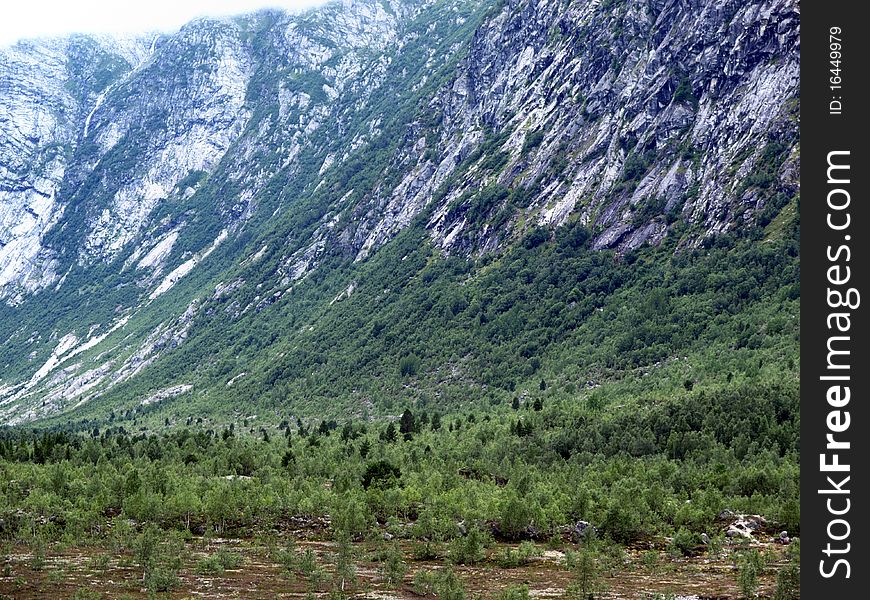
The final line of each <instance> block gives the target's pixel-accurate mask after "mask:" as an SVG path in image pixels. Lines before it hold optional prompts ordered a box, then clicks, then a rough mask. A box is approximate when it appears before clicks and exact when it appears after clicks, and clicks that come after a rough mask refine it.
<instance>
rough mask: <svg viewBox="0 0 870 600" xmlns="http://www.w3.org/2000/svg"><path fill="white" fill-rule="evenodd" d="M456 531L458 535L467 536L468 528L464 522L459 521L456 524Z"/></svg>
mask: <svg viewBox="0 0 870 600" xmlns="http://www.w3.org/2000/svg"><path fill="white" fill-rule="evenodd" d="M456 530H457V531H458V532H459V535H467V534H468V526H466V524H465V521H459V522H458V523H457V524H456Z"/></svg>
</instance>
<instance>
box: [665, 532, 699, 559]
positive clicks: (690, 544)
mask: <svg viewBox="0 0 870 600" xmlns="http://www.w3.org/2000/svg"><path fill="white" fill-rule="evenodd" d="M695 542H696V539H695V535H694V534H692V532H690V531H689V530H688V529H685V528H683V527H680V529H679V530H677V532H676V533H675V534H674V537H673V538H672V539H671V543H670V545H669V546H668V551H669V552H670V553H671V554H673V555H682V556H688V555H689V554H691V553H692V550H693V549H694V547H695Z"/></svg>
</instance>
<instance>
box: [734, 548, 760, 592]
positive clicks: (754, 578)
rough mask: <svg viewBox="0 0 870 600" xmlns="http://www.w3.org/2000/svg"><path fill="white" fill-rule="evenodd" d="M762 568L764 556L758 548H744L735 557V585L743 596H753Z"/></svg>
mask: <svg viewBox="0 0 870 600" xmlns="http://www.w3.org/2000/svg"><path fill="white" fill-rule="evenodd" d="M763 570H764V558H763V557H762V556H761V554H759V552H758V550H746V551H744V552H741V553H740V556H739V557H738V558H737V587H739V588H740V593H741V594H743V597H744V598H753V597H755V592H756V590H757V589H758V576H759V575H761V572H762V571H763Z"/></svg>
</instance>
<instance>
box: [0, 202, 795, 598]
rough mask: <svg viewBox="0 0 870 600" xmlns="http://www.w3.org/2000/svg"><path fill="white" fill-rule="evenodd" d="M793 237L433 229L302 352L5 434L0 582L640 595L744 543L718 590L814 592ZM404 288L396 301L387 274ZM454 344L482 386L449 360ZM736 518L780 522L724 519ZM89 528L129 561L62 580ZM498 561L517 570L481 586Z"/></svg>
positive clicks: (91, 549)
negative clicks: (465, 238) (247, 577)
mask: <svg viewBox="0 0 870 600" xmlns="http://www.w3.org/2000/svg"><path fill="white" fill-rule="evenodd" d="M786 214H787V213H786ZM796 232H797V222H796V220H794V219H792V220H791V221H790V222H783V219H778V220H774V221H773V222H772V223H770V224H768V226H767V227H766V228H764V229H762V228H761V227H756V228H754V229H752V230H748V232H747V233H746V234H745V235H743V236H739V237H737V236H727V235H726V236H720V237H718V238H715V239H714V240H713V241H712V242H711V243H709V244H707V245H706V246H704V247H700V248H697V249H694V250H692V249H682V250H680V249H677V248H675V247H674V245H673V243H670V244H668V243H666V244H663V245H662V246H661V247H659V248H645V249H642V250H639V251H635V252H633V253H631V254H629V255H625V256H622V257H617V256H615V255H613V254H610V253H606V252H593V251H591V250H590V249H589V248H588V239H589V232H588V231H586V230H585V229H584V228H583V227H581V226H580V225H570V226H567V227H564V228H561V229H559V230H557V231H556V233H555V234H554V236H552V237H548V236H547V235H536V234H535V233H534V232H533V233H532V234H530V235H529V237H528V238H526V240H524V242H523V243H521V244H518V245H517V246H516V247H515V248H514V249H512V250H510V251H508V252H507V253H505V254H504V255H502V256H499V257H496V258H492V257H486V258H484V259H482V260H480V261H477V262H474V261H465V260H459V259H453V258H449V257H448V258H440V259H436V258H434V257H433V252H432V251H431V250H430V249H427V248H426V247H425V245H424V246H423V247H422V248H421V247H420V245H419V244H418V243H417V240H416V239H415V236H418V235H419V233H417V232H415V230H414V229H413V228H412V229H410V231H409V232H407V233H406V234H403V235H402V236H400V237H399V238H398V239H397V240H395V241H394V242H393V243H391V244H390V245H388V246H387V247H386V248H385V250H384V251H382V252H381V253H379V256H378V257H377V258H376V260H375V261H372V263H373V264H372V265H371V267H370V270H363V271H361V272H360V274H359V279H358V281H359V283H358V288H357V291H355V292H354V294H353V295H351V296H349V297H348V298H346V299H344V300H342V301H341V302H339V303H336V305H334V306H333V310H331V311H330V312H329V313H328V314H324V315H322V316H321V318H322V319H323V320H326V322H325V323H324V322H323V321H321V322H320V325H321V326H319V327H318V328H317V329H316V331H315V332H314V333H313V335H311V336H310V337H308V338H295V339H293V346H292V349H290V350H288V347H289V344H288V345H287V346H282V341H281V340H277V341H276V342H275V343H276V347H277V348H281V349H282V354H283V357H284V358H283V359H281V360H275V361H271V362H269V363H268V364H262V365H255V369H257V371H255V374H254V375H252V376H251V377H248V378H246V379H245V380H243V381H246V382H249V383H246V385H245V386H240V387H239V388H227V387H224V390H225V391H224V392H223V394H225V395H226V396H225V398H223V399H222V400H221V401H220V402H218V401H217V400H216V398H214V397H207V398H205V399H204V400H200V401H199V402H201V404H198V403H197V401H193V402H190V401H182V399H174V400H172V399H171V400H167V401H165V402H166V404H163V403H158V404H156V405H155V406H141V405H138V406H136V405H134V406H136V408H132V409H129V410H124V409H123V408H112V409H108V407H107V411H106V413H105V414H104V415H103V416H102V417H100V418H96V417H89V418H83V419H72V420H68V421H66V422H63V423H60V422H58V423H54V424H51V423H48V424H47V425H46V426H44V427H42V428H40V429H35V430H22V429H8V430H6V431H5V432H4V433H3V434H2V440H0V470H2V475H3V477H2V478H0V481H2V483H0V538H2V540H3V542H2V544H3V546H2V547H3V557H2V560H3V567H2V568H3V569H5V571H6V573H7V574H8V575H9V577H10V578H11V581H13V582H15V583H13V584H12V587H10V586H9V585H6V584H5V583H4V584H3V587H0V591H2V593H4V594H6V595H11V597H19V593H23V592H26V591H27V590H28V589H31V588H32V587H33V586H37V587H38V588H39V589H42V588H44V586H46V585H49V586H51V585H56V586H66V587H62V589H63V590H65V591H63V593H66V594H68V595H70V596H72V594H73V593H74V594H77V596H76V597H79V598H90V597H94V598H96V597H124V594H126V595H127V596H129V597H140V596H142V595H143V594H145V595H150V596H152V597H153V596H155V595H158V596H159V595H161V594H163V595H167V597H179V598H181V597H186V595H185V594H187V593H188V592H189V591H190V589H191V586H192V585H193V584H192V583H191V582H192V581H197V580H198V579H197V578H199V579H202V578H203V577H206V576H208V578H210V579H209V581H211V584H210V585H212V586H213V588H212V589H213V591H214V590H215V589H218V588H219V586H220V583H219V582H220V581H223V580H224V579H225V578H230V579H231V578H232V576H231V574H232V573H249V574H250V573H253V572H256V569H254V565H256V567H257V569H267V570H269V569H271V571H268V572H269V573H272V574H273V575H275V574H279V575H280V577H277V578H274V577H273V578H271V579H269V581H271V582H272V583H273V584H274V585H276V586H277V588H275V589H276V590H285V591H286V590H292V591H293V593H298V594H300V595H301V594H312V595H317V594H326V593H328V594H329V595H330V597H331V598H347V597H352V596H354V595H356V594H360V593H364V592H367V591H372V590H373V589H376V590H389V589H395V590H405V591H406V592H407V593H410V594H415V595H419V596H427V595H430V594H434V595H436V596H437V597H439V598H451V599H453V598H456V599H460V598H466V597H468V598H474V597H484V598H490V597H491V598H496V597H497V598H526V597H529V594H530V593H533V592H534V583H535V581H534V578H532V579H528V578H529V577H531V575H530V573H531V572H533V570H534V569H535V568H541V565H547V568H548V569H551V570H552V572H549V571H548V574H547V579H546V580H547V581H548V582H550V583H551V584H552V583H553V581H558V582H560V585H562V586H563V588H564V590H563V591H564V593H566V594H568V595H569V596H571V595H573V596H571V597H573V598H583V599H584V600H586V598H588V597H607V596H606V594H607V593H608V590H610V589H616V590H621V589H622V587H620V586H625V585H627V584H626V583H625V582H626V581H631V580H630V578H626V575H625V573H626V571H629V572H631V573H635V574H637V576H639V577H640V576H641V575H643V576H644V577H647V578H648V580H645V581H646V583H645V584H644V585H645V587H643V589H644V590H650V589H660V590H661V591H660V592H656V593H657V594H660V595H659V596H657V597H661V598H668V597H670V596H669V595H668V594H671V593H674V592H671V591H669V590H670V589H671V588H672V587H676V588H679V585H676V586H674V583H673V580H674V579H676V580H677V581H678V582H679V581H680V580H681V578H691V573H692V572H693V571H692V569H693V568H697V567H696V566H693V565H696V564H697V563H693V562H691V561H693V560H696V561H697V560H704V561H706V562H705V563H704V564H714V565H715V564H721V565H723V569H725V571H724V572H725V575H724V576H722V578H721V581H718V580H717V579H716V578H715V577H712V576H711V575H709V574H705V577H707V578H708V582H709V584H710V585H711V586H714V587H715V586H716V585H719V586H721V593H723V594H728V595H725V596H723V597H747V598H748V597H755V594H757V593H761V594H762V595H763V596H764V597H771V598H796V597H798V596H797V594H798V591H797V584H796V581H797V579H796V578H797V573H798V569H799V567H798V555H797V551H796V548H797V547H798V543H797V539H796V538H797V537H798V536H799V533H800V496H799V461H798V453H799V449H800V443H799V427H800V414H799V386H798V377H797V362H798V360H797V358H798V352H797V348H798V341H799V338H798V323H797V313H798V306H799V297H798V290H799V286H798V281H799V272H798V259H797V241H796V238H797V235H796ZM402 256H405V257H407V258H406V260H396V258H397V257H402ZM390 265H391V266H392V267H393V268H392V269H390V268H387V267H388V266H390ZM341 268H342V267H340V266H339V267H337V270H341ZM402 282H404V284H403V283H402ZM320 285H321V286H322V287H321V289H322V290H323V291H320V292H319V293H321V294H324V295H326V294H327V293H330V294H331V293H332V291H329V286H330V282H329V281H327V280H324V281H323V282H321V283H320ZM394 285H404V288H403V293H402V294H401V295H399V296H398V297H397V299H396V300H395V301H385V300H384V299H383V294H382V293H377V290H383V289H385V288H386V287H389V286H394ZM316 292H317V288H316V286H312V291H311V292H310V293H311V294H312V295H313V294H315V293H316ZM286 318H288V320H290V323H289V324H288V328H291V327H292V328H293V329H297V328H298V327H299V324H298V323H294V322H292V316H287V317H286ZM255 322H256V321H254V320H252V321H250V322H249V324H250V323H255ZM200 326H201V327H203V328H204V329H205V331H208V323H207V322H205V323H202V324H200ZM245 326H246V325H245V323H240V324H239V327H240V331H241V329H243V328H244V327H245ZM203 339H205V340H208V339H209V338H208V337H207V336H206V337H204V338H203ZM231 339H234V340H236V342H235V343H236V345H235V346H234V347H232V346H231V347H230V349H228V350H221V349H219V348H218V346H217V340H215V341H214V344H215V346H214V347H213V348H214V353H215V355H217V357H218V359H217V360H215V361H213V362H212V365H211V366H210V367H208V368H209V369H217V370H221V369H223V371H222V373H223V374H221V375H220V376H219V377H224V376H226V375H225V374H231V373H232V372H233V370H232V369H227V368H226V367H225V366H222V364H221V361H222V360H225V359H221V358H220V357H221V356H224V355H226V356H229V355H235V356H237V357H239V358H237V360H242V359H243V357H244V350H245V348H246V347H247V346H248V345H250V344H252V343H255V342H254V340H256V339H257V333H256V331H251V332H250V334H249V335H248V336H247V337H243V336H241V335H238V336H233V337H231ZM471 348H474V351H471V350H470V349H471ZM190 351H191V350H188V349H187V347H182V348H180V349H178V350H177V351H176V352H177V354H179V355H180V356H181V358H179V357H178V356H174V357H173V360H172V361H166V366H165V367H163V368H164V369H166V370H171V368H172V363H173V362H174V363H176V364H178V361H184V360H187V357H186V353H187V352H190ZM452 363H456V364H460V365H463V366H462V369H463V370H464V371H465V373H467V374H468V378H467V379H466V380H464V381H455V380H450V379H449V378H445V377H444V373H443V368H444V366H445V365H450V364H452ZM590 374H594V375H590ZM582 375H585V378H583V377H582ZM209 376H211V377H214V375H213V374H212V375H209ZM167 380H169V376H168V375H167ZM364 386H369V387H368V390H369V392H370V393H371V394H373V395H374V397H376V398H377V401H378V406H379V407H380V408H381V410H380V411H376V410H373V411H372V412H371V413H368V412H367V411H359V410H357V411H354V410H353V407H352V406H351V404H352V402H353V398H354V396H352V395H351V394H349V393H347V390H351V389H360V388H362V387H364ZM301 390H304V394H303V393H302V391H301ZM128 393H130V394H131V396H132V397H135V396H136V394H141V390H137V389H135V388H130V389H129V390H128ZM182 398H183V397H182ZM282 399H283V402H282ZM327 399H330V400H332V401H333V403H332V404H329V403H327V402H326V400H327ZM297 403H298V404H297ZM297 406H298V407H300V408H301V409H302V410H294V407H297ZM327 406H328V407H330V410H327V411H326V412H323V413H322V416H321V417H319V418H318V417H315V416H313V414H314V413H315V411H314V410H311V408H312V407H327ZM217 407H225V409H224V410H223V411H221V410H220V409H217V410H216V408H217ZM336 407H338V408H336ZM229 409H232V410H229ZM92 410H93V409H92ZM342 413H343V414H344V416H341V415H342ZM92 414H94V413H92ZM206 414H207V415H208V417H207V418H203V415H206ZM348 414H357V416H355V417H353V416H352V417H348V416H347V415H348ZM300 415H301V416H300ZM738 515H758V516H759V517H760V520H759V523H761V525H760V526H759V528H758V529H757V530H755V531H753V533H752V534H751V536H750V537H742V536H738V537H736V538H735V537H729V536H727V535H726V531H727V530H728V528H729V524H730V522H731V521H733V520H734V518H735V517H736V516H738ZM781 531H782V532H787V535H788V536H789V537H790V538H791V544H788V545H778V544H776V543H775V540H776V539H777V535H778V534H779V533H780V532H781ZM226 540H234V542H233V543H232V544H230V545H227V544H226V543H225V541H226ZM318 544H320V545H318ZM22 548H25V549H27V552H26V555H27V556H28V557H29V558H28V559H27V560H18V559H16V556H18V555H21V549H22ZM71 548H74V549H77V550H76V552H79V553H82V554H84V555H86V556H89V558H88V561H89V562H88V563H87V565H86V566H85V567H84V568H83V572H99V570H100V569H102V570H103V571H104V572H113V573H114V572H115V571H117V570H120V572H122V573H123V576H122V578H121V583H119V584H118V585H117V586H116V587H114V588H112V587H111V586H109V587H106V586H107V584H106V583H105V582H103V583H99V584H98V585H91V584H89V583H88V582H89V581H90V580H88V579H83V580H82V579H81V578H79V579H76V577H70V576H69V574H67V575H66V576H62V575H58V574H56V573H57V572H58V571H57V570H53V569H54V567H52V565H53V564H54V563H52V561H51V557H52V556H53V555H55V556H57V555H61V556H62V555H63V554H64V553H65V552H66V553H69V552H70V551H71V550H70V549H71ZM548 557H549V558H548ZM554 557H555V558H554ZM682 561H689V562H688V563H683V562H682ZM240 565H248V566H247V567H242V566H240ZM264 565H265V566H264ZM687 565H688V566H687ZM113 569H114V571H113ZM252 569H253V570H252ZM687 569H688V570H687ZM490 570H491V571H492V572H493V573H500V574H504V573H510V572H516V573H517V574H518V575H517V577H518V578H519V579H518V580H517V581H514V580H512V579H511V578H510V577H508V578H507V579H506V580H504V581H503V582H502V583H503V584H502V583H500V584H498V585H494V586H485V585H482V582H481V578H482V577H483V578H484V581H485V577H486V575H485V573H488V572H490ZM16 573H21V575H19V576H17V577H15V574H16ZM662 573H664V574H665V575H667V576H665V577H663V578H664V579H665V580H667V581H670V583H667V581H665V582H664V583H655V581H657V576H660V575H661V574H662ZM53 574H54V575H53ZM52 577H54V579H52ZM523 578H526V579H525V580H524V579H523ZM668 578H670V579H668ZM103 579H105V578H103ZM52 581H54V583H52ZM71 581H81V583H78V584H74V583H70V582H71ZM97 581H102V579H101V578H99V577H98V578H97ZM524 581H525V583H524ZM650 581H652V583H650ZM530 585H531V586H532V587H531V591H530ZM15 586H18V587H15ZM28 586H30V587H28ZM70 586H72V587H70ZM214 586H218V587H214ZM282 586H283V587H282ZM614 586H615V587H614ZM669 586H671V587H669ZM13 588H14V589H13ZM58 589H61V588H58ZM16 590H18V592H16ZM623 591H624V590H623ZM674 591H676V590H674ZM59 593H61V592H59ZM215 593H216V592H215ZM276 593H278V592H276ZM627 593H629V594H630V593H632V592H631V590H629V591H628V592H627ZM638 593H639V592H638ZM644 593H647V592H644ZM103 594H105V596H103ZM119 594H120V595H119ZM25 597H26V596H25ZM228 597H231V596H228ZM257 597H259V596H257ZM263 597H271V596H268V594H266V595H264V596H263ZM312 597H313V596H312ZM637 597H641V596H637ZM643 597H654V596H643Z"/></svg>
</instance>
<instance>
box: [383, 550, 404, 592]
mask: <svg viewBox="0 0 870 600" xmlns="http://www.w3.org/2000/svg"><path fill="white" fill-rule="evenodd" d="M407 572H408V565H407V564H406V563H405V561H404V559H403V557H402V551H401V550H400V549H399V547H398V545H396V544H393V545H392V546H390V548H389V550H387V553H386V556H385V557H384V569H383V575H384V581H386V582H387V583H388V584H389V585H393V586H395V585H398V584H400V583H402V580H403V579H404V578H405V574H406V573H407Z"/></svg>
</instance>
